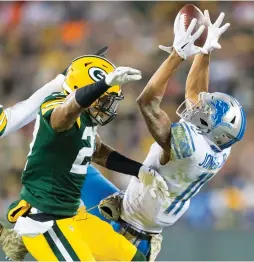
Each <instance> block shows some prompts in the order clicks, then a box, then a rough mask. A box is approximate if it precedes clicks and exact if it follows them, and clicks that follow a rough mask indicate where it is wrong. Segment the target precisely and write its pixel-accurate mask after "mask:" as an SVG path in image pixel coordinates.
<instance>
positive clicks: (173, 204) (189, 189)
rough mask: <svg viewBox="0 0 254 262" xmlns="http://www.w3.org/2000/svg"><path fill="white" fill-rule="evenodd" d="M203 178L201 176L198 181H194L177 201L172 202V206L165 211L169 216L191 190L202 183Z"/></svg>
mask: <svg viewBox="0 0 254 262" xmlns="http://www.w3.org/2000/svg"><path fill="white" fill-rule="evenodd" d="M201 176H202V175H201ZM201 176H200V177H199V178H198V179H197V180H196V181H194V182H193V183H191V184H190V185H189V186H188V187H187V188H186V189H185V190H184V191H183V192H182V194H181V195H179V196H177V197H176V198H175V200H174V201H173V202H172V204H171V205H170V206H169V207H168V208H167V209H166V210H165V213H166V214H169V213H170V212H171V211H172V210H173V209H174V208H175V206H176V205H177V203H178V202H179V201H181V200H182V199H183V198H184V196H185V195H186V194H187V193H188V192H189V191H191V189H192V188H193V187H194V186H195V185H196V184H197V183H198V182H199V181H200V179H202V178H201Z"/></svg>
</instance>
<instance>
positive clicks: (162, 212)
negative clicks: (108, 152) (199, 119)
mask: <svg viewBox="0 0 254 262" xmlns="http://www.w3.org/2000/svg"><path fill="white" fill-rule="evenodd" d="M161 152H162V149H161V147H160V146H159V145H158V144H157V143H154V144H153V145H152V146H151V148H150V151H149V153H148V155H147V157H146V159H145V161H144V165H145V166H149V167H151V168H153V169H155V170H156V171H158V172H159V173H160V174H161V176H162V177H163V178H164V179H165V181H166V182H167V184H168V188H169V193H170V197H169V198H168V199H167V200H162V199H160V198H157V199H152V197H151V196H150V194H149V192H148V188H146V187H144V185H143V184H142V183H141V182H140V181H139V180H138V179H137V178H135V177H134V178H132V180H131V182H130V184H129V185H128V188H127V190H126V193H125V196H124V200H123V205H122V215H121V217H122V219H124V220H125V221H127V222H128V223H129V224H131V225H133V226H134V227H136V228H138V229H140V230H145V231H147V232H161V230H162V229H163V228H164V227H166V226H170V225H172V224H174V223H175V222H176V221H177V220H178V219H179V218H180V217H181V216H182V215H183V214H184V212H185V211H186V210H187V209H188V207H189V204H190V199H191V198H192V197H193V196H195V195H196V194H197V193H198V192H199V190H200V189H201V187H202V186H203V185H204V184H205V183H206V182H207V181H208V180H210V179H211V178H212V177H213V176H214V175H215V174H216V173H217V172H218V171H219V170H220V169H221V168H222V166H223V165H224V163H225V161H226V160H227V158H228V156H229V154H230V148H227V149H225V150H223V151H218V149H216V148H215V146H214V145H212V144H211V142H209V141H208V140H207V139H206V138H205V137H204V136H203V135H202V134H200V133H199V132H198V129H197V128H196V127H195V126H194V125H192V124H190V123H189V122H184V121H182V120H181V121H180V122H179V123H173V124H172V126H171V152H170V161H169V162H168V163H167V164H165V165H161V164H160V155H161Z"/></svg>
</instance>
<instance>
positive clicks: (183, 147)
mask: <svg viewBox="0 0 254 262" xmlns="http://www.w3.org/2000/svg"><path fill="white" fill-rule="evenodd" d="M195 136H196V134H195V132H194V131H193V130H192V128H191V126H189V125H188V123H186V122H179V123H172V124H171V151H170V160H179V159H184V158H187V157H191V156H192V155H193V154H194V152H195V150H196V149H195V144H194V142H195Z"/></svg>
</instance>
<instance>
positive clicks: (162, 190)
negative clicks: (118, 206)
mask: <svg viewBox="0 0 254 262" xmlns="http://www.w3.org/2000/svg"><path fill="white" fill-rule="evenodd" d="M138 178H139V180H140V181H141V182H142V183H143V184H144V185H145V186H147V187H149V193H150V195H151V196H152V198H154V199H155V198H157V197H158V196H161V197H163V198H166V197H169V192H168V186H167V183H166V182H165V181H164V179H163V178H162V177H161V176H160V175H159V173H157V172H156V171H155V170H153V169H151V168H149V167H146V166H142V167H141V168H140V170H139V174H138Z"/></svg>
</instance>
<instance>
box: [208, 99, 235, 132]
mask: <svg viewBox="0 0 254 262" xmlns="http://www.w3.org/2000/svg"><path fill="white" fill-rule="evenodd" d="M211 105H212V106H213V108H214V109H215V112H214V114H213V115H212V120H213V123H214V124H213V126H212V127H213V128H215V127H217V126H219V125H222V126H227V127H229V128H232V127H231V125H230V124H228V123H225V122H223V117H224V116H225V115H226V114H227V112H228V111H229V109H230V106H229V105H228V104H227V103H226V102H224V101H222V100H215V101H212V102H211Z"/></svg>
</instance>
